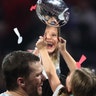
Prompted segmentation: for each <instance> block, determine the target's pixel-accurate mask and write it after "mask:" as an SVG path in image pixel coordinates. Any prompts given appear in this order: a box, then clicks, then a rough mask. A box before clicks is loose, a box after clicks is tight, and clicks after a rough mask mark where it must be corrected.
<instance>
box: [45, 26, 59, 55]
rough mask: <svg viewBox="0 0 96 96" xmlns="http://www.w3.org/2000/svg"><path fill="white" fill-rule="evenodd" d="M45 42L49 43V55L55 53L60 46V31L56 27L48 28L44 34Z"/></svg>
mask: <svg viewBox="0 0 96 96" xmlns="http://www.w3.org/2000/svg"><path fill="white" fill-rule="evenodd" d="M44 38H45V41H46V42H47V50H48V53H49V54H50V53H53V52H54V51H55V49H56V48H57V44H58V31H57V28H56V27H51V26H50V27H46V29H45V33H44Z"/></svg>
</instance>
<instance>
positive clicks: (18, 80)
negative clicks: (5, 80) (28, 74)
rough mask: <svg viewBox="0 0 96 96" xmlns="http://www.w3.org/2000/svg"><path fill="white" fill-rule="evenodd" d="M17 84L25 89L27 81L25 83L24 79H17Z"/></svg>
mask: <svg viewBox="0 0 96 96" xmlns="http://www.w3.org/2000/svg"><path fill="white" fill-rule="evenodd" d="M17 84H18V85H19V86H21V87H24V86H25V81H24V78H23V77H18V78H17Z"/></svg>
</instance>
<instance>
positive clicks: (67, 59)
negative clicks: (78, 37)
mask: <svg viewBox="0 0 96 96" xmlns="http://www.w3.org/2000/svg"><path fill="white" fill-rule="evenodd" d="M58 48H59V51H60V53H61V55H62V57H63V58H64V60H65V62H66V64H67V66H68V68H69V70H70V71H73V70H75V69H76V68H77V65H76V61H75V60H74V58H73V57H72V56H71V55H70V54H69V52H68V51H67V50H66V40H65V39H63V38H62V37H59V44H58Z"/></svg>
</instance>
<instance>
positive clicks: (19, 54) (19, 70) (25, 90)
mask: <svg viewBox="0 0 96 96" xmlns="http://www.w3.org/2000/svg"><path fill="white" fill-rule="evenodd" d="M2 70H3V73H4V76H5V82H6V88H7V91H6V92H4V93H2V94H0V96H42V85H43V81H44V80H45V77H44V76H43V75H42V70H43V68H42V65H41V62H40V59H39V58H38V57H37V56H35V55H33V54H31V53H29V52H26V51H20V50H19V51H14V52H11V53H9V54H8V55H7V56H5V58H4V59H3V62H2Z"/></svg>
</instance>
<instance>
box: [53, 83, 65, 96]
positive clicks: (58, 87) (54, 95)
mask: <svg viewBox="0 0 96 96" xmlns="http://www.w3.org/2000/svg"><path fill="white" fill-rule="evenodd" d="M62 87H64V86H63V85H62V84H60V85H58V86H57V88H56V89H55V91H54V93H53V95H52V96H57V95H58V93H59V90H60V89H61V88H62Z"/></svg>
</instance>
